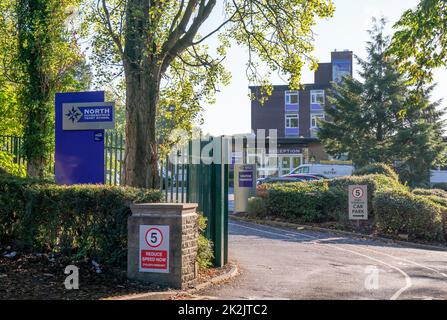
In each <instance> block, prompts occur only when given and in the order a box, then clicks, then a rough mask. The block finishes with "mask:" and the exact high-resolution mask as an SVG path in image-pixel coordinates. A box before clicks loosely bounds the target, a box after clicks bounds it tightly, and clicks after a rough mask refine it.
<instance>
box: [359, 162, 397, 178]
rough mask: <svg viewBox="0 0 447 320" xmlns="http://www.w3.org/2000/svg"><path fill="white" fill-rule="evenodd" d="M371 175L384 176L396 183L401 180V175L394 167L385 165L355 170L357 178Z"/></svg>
mask: <svg viewBox="0 0 447 320" xmlns="http://www.w3.org/2000/svg"><path fill="white" fill-rule="evenodd" d="M371 174H382V175H385V176H387V177H389V178H392V179H394V180H396V181H398V180H399V175H398V174H397V173H396V171H394V169H393V168H392V167H390V166H389V165H387V164H385V163H372V164H370V165H367V166H364V167H362V168H359V169H357V170H355V172H354V175H355V176H366V175H371Z"/></svg>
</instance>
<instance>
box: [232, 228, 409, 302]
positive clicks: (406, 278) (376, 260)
mask: <svg viewBox="0 0 447 320" xmlns="http://www.w3.org/2000/svg"><path fill="white" fill-rule="evenodd" d="M229 224H230V225H234V226H237V227H242V228H245V229H249V230H254V231H259V232H264V233H267V234H273V235H276V236H277V235H278V233H275V232H270V231H266V230H263V229H258V228H253V227H247V226H245V225H243V224H235V223H229ZM263 227H266V226H263ZM267 228H269V229H273V230H278V231H281V232H289V234H297V235H300V236H303V237H306V238H308V239H314V240H324V239H321V238H318V237H315V236H310V235H306V234H303V233H299V232H293V233H292V232H290V231H288V230H282V229H279V228H275V227H270V226H267ZM283 236H286V237H288V238H292V239H295V240H299V239H297V237H296V236H289V235H283ZM317 243H318V242H317ZM318 244H320V245H324V246H328V247H331V248H334V249H337V250H341V251H345V252H349V253H352V254H355V255H358V256H361V257H364V258H366V259H369V260H372V261H375V262H378V263H380V264H383V265H386V266H388V267H390V268H392V269H394V270H396V271H398V272H399V273H400V274H402V275H403V276H404V278H405V286H403V287H402V288H400V289H399V290H397V291H396V293H394V294H393V295H392V296H391V298H390V300H397V299H398V298H399V296H400V295H401V294H402V293H403V292H404V291H406V290H408V289H409V288H410V287H411V286H412V281H411V278H410V276H409V275H408V274H407V273H406V272H405V271H403V270H402V269H400V268H398V267H396V266H393V265H390V264H388V263H386V262H385V261H383V260H380V259H376V258H373V257H370V256H368V255H365V254H361V253H359V252H356V251H352V250H348V249H344V248H339V247H337V246H335V245H331V244H327V243H321V242H320V243H318ZM347 245H349V244H347ZM350 246H352V245H350Z"/></svg>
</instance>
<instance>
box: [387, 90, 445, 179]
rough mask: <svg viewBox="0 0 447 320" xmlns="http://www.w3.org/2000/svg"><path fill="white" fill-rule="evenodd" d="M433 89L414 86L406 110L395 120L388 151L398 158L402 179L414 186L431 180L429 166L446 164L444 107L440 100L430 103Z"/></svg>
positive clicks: (398, 167)
mask: <svg viewBox="0 0 447 320" xmlns="http://www.w3.org/2000/svg"><path fill="white" fill-rule="evenodd" d="M433 88H434V86H430V87H425V86H423V87H419V88H413V89H412V90H411V92H410V93H409V95H408V97H407V101H406V104H405V110H404V111H403V113H402V115H401V116H400V117H398V118H397V119H396V126H397V130H396V134H395V136H394V137H393V141H392V145H391V147H390V152H389V153H390V154H391V155H392V156H393V158H394V159H395V160H398V162H397V170H398V172H399V175H400V177H401V179H402V180H403V181H408V182H409V183H410V184H411V185H417V184H424V183H427V182H429V181H430V170H429V169H431V168H432V167H433V166H435V165H438V166H439V165H444V164H445V151H446V144H445V143H444V141H443V134H444V125H445V121H444V120H442V119H443V117H444V115H445V108H442V107H441V102H440V101H435V102H431V92H432V90H433Z"/></svg>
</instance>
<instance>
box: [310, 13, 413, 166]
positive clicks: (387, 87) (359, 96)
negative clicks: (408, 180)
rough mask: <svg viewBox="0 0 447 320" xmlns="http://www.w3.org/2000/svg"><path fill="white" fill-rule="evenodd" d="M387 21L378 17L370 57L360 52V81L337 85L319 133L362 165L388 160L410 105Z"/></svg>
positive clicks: (332, 150) (348, 80) (330, 149)
mask: <svg viewBox="0 0 447 320" xmlns="http://www.w3.org/2000/svg"><path fill="white" fill-rule="evenodd" d="M384 25H385V21H384V20H383V19H382V20H380V21H375V22H374V27H373V28H372V29H371V30H370V31H369V33H370V35H371V40H370V41H369V42H367V53H368V57H367V59H366V60H362V59H360V58H358V57H357V61H358V62H359V64H360V66H361V71H360V76H361V77H362V79H363V80H364V81H363V82H360V81H358V80H356V79H354V78H345V79H344V81H343V82H342V83H340V84H338V85H334V90H333V94H332V97H330V98H329V105H328V106H327V107H326V113H327V115H328V116H329V119H331V121H328V122H323V123H322V128H321V130H320V132H319V138H320V139H321V140H322V142H323V144H324V145H325V146H326V148H327V151H328V152H329V153H331V154H340V153H347V154H348V156H349V158H350V159H352V160H353V161H354V163H355V164H356V165H357V166H363V165H365V164H368V163H370V162H388V160H389V154H388V152H387V151H388V149H389V147H390V145H391V144H392V138H393V135H394V134H395V130H396V127H395V119H396V117H397V115H398V114H399V112H400V111H401V110H402V109H403V106H404V104H405V86H404V80H403V77H402V76H401V75H400V73H399V72H398V71H397V70H396V69H395V67H394V65H393V62H392V60H390V59H388V57H387V56H386V54H387V52H386V50H387V47H388V44H389V38H388V37H386V36H385V35H384V33H383V28H384Z"/></svg>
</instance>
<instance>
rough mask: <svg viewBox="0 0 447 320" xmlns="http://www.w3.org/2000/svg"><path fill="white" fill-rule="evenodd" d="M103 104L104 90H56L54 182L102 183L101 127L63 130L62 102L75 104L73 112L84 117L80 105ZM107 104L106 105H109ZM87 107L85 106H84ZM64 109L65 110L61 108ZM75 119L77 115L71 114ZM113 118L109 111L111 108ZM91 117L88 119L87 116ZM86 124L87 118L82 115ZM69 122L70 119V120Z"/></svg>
mask: <svg viewBox="0 0 447 320" xmlns="http://www.w3.org/2000/svg"><path fill="white" fill-rule="evenodd" d="M92 103H94V104H96V105H97V106H100V105H103V104H104V92H103V91H99V92H75V93H58V94H56V102H55V108H56V109H55V119H56V125H55V132H56V137H55V142H56V150H55V176H56V183H57V184H61V185H73V184H103V183H104V180H105V179H104V130H102V129H95V130H93V129H90V130H87V129H78V130H64V125H63V122H64V121H66V120H65V119H66V118H67V112H64V105H65V106H66V105H69V104H71V105H72V106H74V105H77V106H78V107H77V108H78V109H75V111H76V112H77V113H82V117H85V116H84V113H83V112H84V109H80V108H83V106H82V105H83V104H92ZM109 105H110V104H109ZM84 107H88V106H84ZM65 111H66V110H65ZM73 117H75V118H76V119H77V120H80V119H81V115H78V116H76V115H73ZM112 117H113V111H112ZM89 119H91V118H89ZM77 120H76V121H73V123H74V122H76V123H77V124H78V123H87V124H89V121H90V120H87V118H84V122H77ZM70 121H72V120H70Z"/></svg>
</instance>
